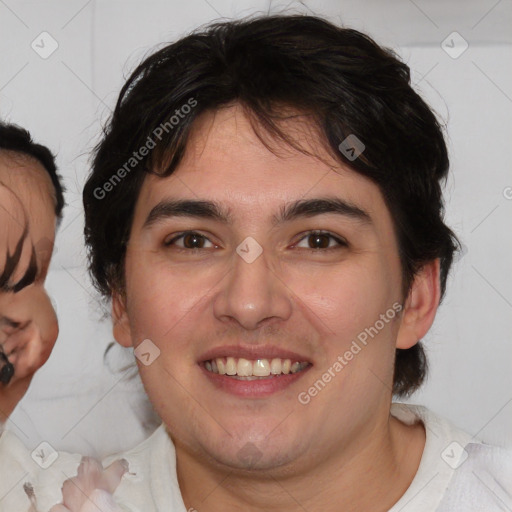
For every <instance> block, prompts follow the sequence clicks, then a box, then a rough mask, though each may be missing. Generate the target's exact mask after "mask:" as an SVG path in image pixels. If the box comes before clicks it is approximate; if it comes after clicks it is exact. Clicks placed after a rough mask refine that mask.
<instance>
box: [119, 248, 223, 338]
mask: <svg viewBox="0 0 512 512" xmlns="http://www.w3.org/2000/svg"><path fill="white" fill-rule="evenodd" d="M125 275H126V276H127V277H126V288H127V296H128V297H129V303H128V312H129V318H130V325H131V328H132V332H133V333H134V334H135V336H136V338H137V339H144V338H150V339H152V340H154V342H155V343H156V344H157V345H158V344H159V340H162V341H161V342H162V343H164V342H165V339H169V336H170V335H171V336H172V334H171V331H175V332H177V331H178V330H179V329H180V328H181V327H183V326H184V325H190V322H191V319H192V318H194V317H195V316H196V315H198V314H200V313H201V311H203V309H204V307H205V304H206V302H207V296H208V291H209V290H210V289H211V288H212V287H213V283H214V280H213V278H211V276H210V277H209V276H208V275H207V273H205V272H204V271H203V270H202V271H201V272H198V270H197V269H195V270H190V269H184V268H178V267H176V268H172V267H171V266H170V265H169V263H168V262H166V261H162V260H160V259H157V258H155V257H154V255H152V254H151V253H143V252H137V253H131V254H127V257H126V273H125ZM199 277H200V278H199ZM185 318H186V319H188V321H187V322H185V323H182V320H183V319H185ZM192 321H193V320H192ZM193 322H194V321H193Z"/></svg>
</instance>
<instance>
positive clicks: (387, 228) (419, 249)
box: [0, 16, 512, 512]
mask: <svg viewBox="0 0 512 512" xmlns="http://www.w3.org/2000/svg"><path fill="white" fill-rule="evenodd" d="M409 82H410V80H409V69H408V68H407V66H406V65H405V64H403V63H401V62H400V61H399V60H397V58H396V57H395V56H394V55H393V54H392V53H391V52H389V51H386V50H384V49H382V48H380V47H379V46H378V45H376V44H375V43H374V42H373V41H372V40H371V39H369V38H368V37H366V36H364V35H362V34H360V33H358V32H356V31H353V30H348V29H340V28H337V27H335V26H333V25H331V24H329V23H328V22H326V21H324V20H321V19H318V18H315V17H309V16H274V17H263V18H257V19H254V20H245V21H236V22H227V23H218V24H215V25H212V26H211V27H209V28H207V29H206V30H204V31H202V32H199V33H195V34H192V35H190V36H188V37H185V38H183V39H182V40H180V41H178V42H177V43H175V44H172V45H169V46H167V47H165V48H163V49H162V50H160V51H158V52H157V53H156V54H154V55H153V56H150V57H149V58H148V59H147V60H146V61H145V62H143V63H142V64H141V65H140V66H139V67H138V68H137V69H136V70H135V71H134V73H133V74H132V76H131V77H130V79H129V80H128V82H127V83H126V85H125V86H124V87H123V89H122V91H121V94H120V97H119V100H118V102H117V105H116V109H115V111H114V114H113V117H112V119H111V121H110V124H109V126H108V128H107V131H106V135H105V137H104V139H103V140H102V141H101V143H100V144H99V146H98V148H97V151H96V155H95V160H94V164H93V171H92V173H91V175H90V177H89V179H88V182H87V184H86V187H85V190H84V206H85V213H86V227H85V235H86V242H87V244H88V248H89V255H90V268H91V272H92V275H93V278H94V280H95V283H96V285H97V287H98V288H99V290H100V291H102V292H103V293H104V294H105V296H107V297H109V298H111V300H112V311H113V319H114V335H115V337H116V340H117V341H118V342H119V343H120V344H121V345H123V346H132V347H134V349H135V355H136V357H137V362H138V366H139V371H140V375H141V378H142V381H143V383H144V386H145V389H146V391H147V393H148V396H149V398H150V400H151V401H152V403H153V406H154V408H155V409H156V411H157V412H158V413H159V414H160V416H161V418H162V420H163V424H162V426H161V427H160V428H159V429H158V430H157V431H156V432H155V433H154V434H153V435H152V436H151V437H150V438H149V439H147V440H146V441H145V442H144V443H143V444H142V445H140V446H138V447H137V448H135V449H134V450H130V451H129V452H127V453H124V454H123V459H124V460H123V461H116V462H114V463H113V464H117V465H116V466H114V465H112V466H109V468H108V469H107V470H105V471H106V472H108V473H109V474H110V473H112V472H115V474H116V477H115V478H112V479H108V478H107V480H109V482H110V484H109V485H108V486H107V485H106V484H105V483H104V482H103V483H101V482H99V481H98V482H97V484H96V485H90V481H91V479H89V480H87V473H88V471H87V470H86V467H87V464H89V462H88V461H86V460H84V461H82V464H81V465H80V468H79V469H78V475H77V477H74V479H73V480H72V482H73V484H74V485H73V486H71V485H69V483H68V484H67V485H66V484H65V486H64V487H63V495H62V496H61V495H60V492H59V491H60V485H61V484H62V481H63V480H65V479H66V476H67V477H70V476H73V475H74V474H76V469H75V470H74V471H75V473H74V472H73V468H76V466H77V465H78V462H79V457H77V456H76V455H66V454H59V458H58V460H57V461H56V462H54V464H53V465H52V466H51V467H52V471H51V472H49V471H36V470H35V469H34V468H33V466H30V464H29V462H30V457H29V456H28V454H24V453H23V450H22V449H21V447H20V445H19V443H18V444H17V441H16V439H14V438H13V437H12V436H9V437H8V438H6V437H4V438H3V439H1V440H0V450H1V449H2V442H3V449H4V450H5V451H6V452H7V451H8V452H9V456H10V460H11V461H16V468H15V470H14V471H12V474H11V475H10V479H9V482H6V484H4V485H7V483H11V484H12V486H11V487H9V488H12V489H14V490H13V491H11V493H10V494H7V495H6V497H5V498H4V500H3V502H4V503H5V504H6V505H4V506H5V507H7V503H9V504H11V505H10V506H12V507H14V506H15V505H16V506H18V507H21V506H22V505H23V504H25V505H27V504H28V503H29V501H28V500H29V499H30V500H31V501H32V505H34V504H35V503H36V499H37V500H39V501H38V502H37V503H38V505H39V507H40V508H41V510H46V509H48V508H50V507H52V506H53V507H55V508H54V509H52V510H55V511H57V510H82V511H85V510H86V507H88V506H91V507H92V506H94V503H96V504H97V505H98V506H99V501H97V499H98V500H99V497H93V491H92V489H93V488H94V487H96V488H97V489H96V490H100V491H102V492H103V491H109V492H110V493H113V494H112V495H111V496H110V497H109V499H110V501H108V500H107V499H106V497H105V496H104V495H102V499H103V501H102V503H107V501H108V504H106V505H105V507H104V509H105V510H107V509H108V510H132V511H135V510H144V511H153V510H155V511H164V510H165V511H169V510H172V511H179V512H184V511H185V510H189V511H191V510H197V511H199V512H203V511H207V512H213V511H215V512H216V511H235V510H248V511H254V512H256V511H271V510H280V511H295V510H308V511H320V510H321V511H339V510H343V511H361V510H365V511H375V512H377V511H392V512H398V511H399V510H401V511H404V510H410V511H415V512H423V511H425V512H426V511H428V512H431V511H433V510H436V511H444V512H445V511H448V510H484V509H485V510H500V508H499V507H501V506H502V505H503V504H505V506H508V507H510V506H511V505H512V501H511V500H512V489H511V487H510V486H511V482H512V459H511V456H510V453H509V452H506V451H505V450H500V449H498V448H494V447H489V446H487V445H484V444H482V443H481V442H480V441H478V440H476V439H473V438H471V436H470V435H469V434H466V433H464V432H462V431H460V430H458V429H456V428H455V427H453V426H451V425H450V424H449V423H447V422H446V421H444V420H442V419H441V418H438V417H437V416H435V415H434V414H433V413H431V412H430V411H428V410H427V409H425V408H423V407H419V406H416V407H414V406H405V405H397V404H395V405H393V406H392V405H391V401H392V397H393V396H396V397H400V396H407V395H408V394H410V393H411V392H412V391H414V390H415V389H417V388H418V387H419V386H420V385H421V383H422V382H423V380H424V378H425V375H426V370H427V365H426V358H425V354H424V352H423V349H422V346H421V344H420V340H421V338H422V337H423V336H424V335H425V334H426V333H427V331H428V329H429V328H430V326H431V325H432V322H433V321H434V317H435V314H436V311H437V307H438V305H439V302H440V300H441V297H442V295H443V293H444V291H445V285H446V278H447V275H448V271H449V269H450V266H451V262H452V258H453V254H454V251H455V249H456V247H457V240H456V238H455V236H454V235H453V233H452V232H451V231H450V229H449V228H448V227H447V226H446V225H445V224H444V222H443V219H442V213H443V203H442V193H441V187H440V182H441V181H442V180H443V179H444V178H445V177H446V175H447V171H448V158H447V152H446V146H445V143H444V140H443V135H442V132H441V129H440V127H439V124H438V122H437V121H436V119H435V117H434V115H433V114H432V112H431V111H430V110H429V108H428V107H427V105H426V104H425V103H424V102H423V101H422V99H421V98H420V97H419V96H418V95H417V94H416V93H415V92H414V91H413V90H412V88H411V87H410V83H409ZM446 450H447V451H446ZM443 451H445V452H446V454H443ZM115 458H116V457H112V458H108V459H107V460H106V461H105V464H108V463H110V462H112V461H114V459H115ZM11 467H13V466H12V465H11ZM64 468H66V471H64ZM59 469H62V470H63V474H61V473H62V472H59ZM70 472H71V473H72V474H70ZM90 472H91V473H93V474H94V475H98V474H100V473H101V468H96V469H94V470H90ZM0 474H1V473H0ZM120 475H121V476H120ZM83 482H86V483H85V484H84V483H83ZM22 485H24V487H23V488H22ZM72 489H74V490H75V491H74V492H75V493H76V495H77V496H78V497H80V496H81V497H80V500H78V498H77V500H76V501H74V503H75V504H76V505H75V507H74V508H73V505H72V502H73V500H74V498H76V496H75V497H71V496H70V493H71V491H72ZM80 493H81V494H80ZM23 499H25V501H23ZM59 499H60V500H61V502H60V503H61V504H60V505H56V504H57V503H59ZM1 507H2V501H0V510H1ZM57 507H65V508H57ZM100 508H101V507H100ZM505 509H506V508H505ZM5 510H8V508H5Z"/></svg>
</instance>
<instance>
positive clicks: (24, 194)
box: [0, 151, 56, 208]
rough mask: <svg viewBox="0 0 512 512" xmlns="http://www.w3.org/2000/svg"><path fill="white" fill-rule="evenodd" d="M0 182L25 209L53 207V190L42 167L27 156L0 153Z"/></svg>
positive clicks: (11, 152) (8, 152) (6, 152)
mask: <svg viewBox="0 0 512 512" xmlns="http://www.w3.org/2000/svg"><path fill="white" fill-rule="evenodd" d="M0 181H1V182H2V183H3V184H4V185H6V186H8V187H9V188H10V189H11V190H12V191H13V192H14V193H15V194H16V195H17V196H18V197H19V198H20V199H21V202H22V203H23V205H24V206H25V207H26V208H30V205H32V204H35V205H37V206H39V207H40V206H41V205H45V206H47V205H52V206H53V207H54V205H55V201H56V198H55V189H54V187H53V183H52V181H51V178H50V176H49V175H48V173H47V172H46V169H45V168H44V167H43V165H42V164H41V163H40V162H38V161H37V160H35V159H34V158H31V157H29V156H28V155H24V154H20V153H16V152H13V151H0Z"/></svg>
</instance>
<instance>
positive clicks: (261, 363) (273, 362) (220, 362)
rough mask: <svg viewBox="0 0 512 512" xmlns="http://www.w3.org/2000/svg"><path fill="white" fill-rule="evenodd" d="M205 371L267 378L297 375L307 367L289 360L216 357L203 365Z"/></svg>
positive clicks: (304, 363) (303, 363)
mask: <svg viewBox="0 0 512 512" xmlns="http://www.w3.org/2000/svg"><path fill="white" fill-rule="evenodd" d="M204 365H205V367H206V369H207V370H208V371H210V372H213V373H220V374H221V375H238V376H239V377H251V376H255V377H267V376H268V375H270V374H272V375H281V374H288V373H297V372H300V371H301V370H303V369H304V368H306V366H308V365H309V363H308V362H302V363H299V362H294V363H293V364H292V361H291V359H278V358H274V359H270V360H269V359H256V360H255V361H250V360H249V359H244V358H243V357H240V358H238V359H236V358H234V357H227V358H226V357H218V358H216V359H211V360H210V361H206V362H205V363H204Z"/></svg>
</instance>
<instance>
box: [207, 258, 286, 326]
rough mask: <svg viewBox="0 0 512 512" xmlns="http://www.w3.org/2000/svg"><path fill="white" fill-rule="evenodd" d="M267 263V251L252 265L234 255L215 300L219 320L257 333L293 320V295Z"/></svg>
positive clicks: (215, 313) (214, 306)
mask: <svg viewBox="0 0 512 512" xmlns="http://www.w3.org/2000/svg"><path fill="white" fill-rule="evenodd" d="M268 259H269V258H267V257H266V253H265V251H263V253H262V254H261V255H260V256H259V257H258V258H257V259H256V260H254V261H252V262H250V263H249V262H247V261H246V260H244V259H243V258H242V257H240V256H239V255H238V254H234V256H233V267H232V269H231V271H230V272H229V274H228V275H227V276H226V278H225V280H223V281H222V288H221V289H220V290H219V292H218V293H217V295H216V296H215V298H214V304H213V312H214V315H215V317H216V318H217V319H219V320H220V321H222V322H237V323H238V324H239V325H240V326H241V327H243V328H244V329H247V330H255V329H258V328H260V327H262V326H263V324H267V323H271V322H275V321H278V319H279V320H281V321H283V320H287V319H288V318H289V317H290V315H291V313H292V301H291V295H292V294H291V292H290V290H288V288H287V287H286V285H285V284H284V283H283V282H282V281H281V279H280V278H279V276H278V275H277V274H276V273H275V271H273V270H272V269H271V268H270V266H269V261H268Z"/></svg>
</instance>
